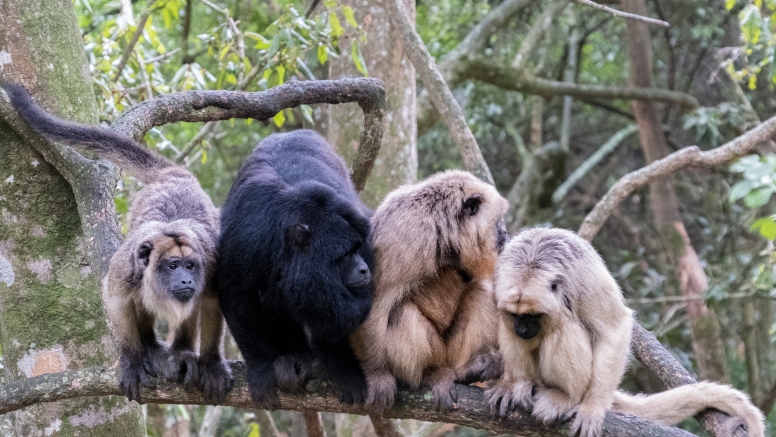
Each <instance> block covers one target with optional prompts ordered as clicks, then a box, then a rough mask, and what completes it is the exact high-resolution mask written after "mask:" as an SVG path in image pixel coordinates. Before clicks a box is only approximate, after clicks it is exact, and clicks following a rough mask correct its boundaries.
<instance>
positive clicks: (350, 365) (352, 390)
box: [313, 337, 367, 405]
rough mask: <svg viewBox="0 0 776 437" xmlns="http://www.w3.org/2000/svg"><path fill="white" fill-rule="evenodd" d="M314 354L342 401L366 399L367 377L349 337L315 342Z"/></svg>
mask: <svg viewBox="0 0 776 437" xmlns="http://www.w3.org/2000/svg"><path fill="white" fill-rule="evenodd" d="M313 355H314V356H315V357H316V358H317V360H318V362H317V364H318V366H320V369H321V371H322V373H323V375H324V376H325V377H326V378H327V379H329V380H331V382H333V383H334V385H336V386H337V389H338V390H339V392H340V396H339V400H340V402H342V403H345V404H348V405H352V404H363V403H364V402H365V401H366V396H367V383H366V377H365V376H364V371H363V370H361V365H360V364H359V363H358V359H357V358H356V354H355V353H353V349H351V347H350V341H349V339H348V337H345V338H344V339H342V340H340V341H336V342H331V343H328V342H327V343H318V344H315V345H314V346H313Z"/></svg>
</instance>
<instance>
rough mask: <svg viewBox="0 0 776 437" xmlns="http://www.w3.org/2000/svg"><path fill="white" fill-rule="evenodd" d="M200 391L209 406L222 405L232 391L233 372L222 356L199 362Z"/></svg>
mask: <svg viewBox="0 0 776 437" xmlns="http://www.w3.org/2000/svg"><path fill="white" fill-rule="evenodd" d="M198 388H199V390H200V391H201V392H202V396H203V397H204V398H205V402H207V403H208V404H213V405H215V404H220V403H222V402H223V401H224V399H226V394H227V393H229V390H231V389H232V371H231V369H229V366H228V365H227V364H226V361H224V360H223V359H221V357H220V356H214V357H201V358H200V360H199V384H198Z"/></svg>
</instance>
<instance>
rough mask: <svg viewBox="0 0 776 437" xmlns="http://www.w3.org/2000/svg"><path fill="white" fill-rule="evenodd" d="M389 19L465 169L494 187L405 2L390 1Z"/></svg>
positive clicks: (460, 113)
mask: <svg viewBox="0 0 776 437" xmlns="http://www.w3.org/2000/svg"><path fill="white" fill-rule="evenodd" d="M386 9H387V11H388V16H389V17H390V19H391V25H393V26H395V28H396V30H397V33H398V34H399V35H400V36H401V39H402V43H403V44H404V54H405V55H406V56H407V58H409V60H410V62H412V65H414V66H415V71H416V72H417V73H418V76H420V80H421V81H423V86H424V87H425V88H426V90H428V93H429V95H430V96H431V101H432V102H434V106H435V107H436V109H437V111H439V114H440V115H441V116H442V119H443V120H444V121H445V124H447V129H448V132H449V134H450V137H451V138H452V140H453V142H454V143H455V145H456V147H457V148H458V152H459V153H460V154H461V157H462V158H463V164H464V167H466V169H467V170H468V171H470V172H471V173H473V174H474V175H475V176H477V177H478V178H480V179H482V180H483V181H485V182H488V183H490V184H491V185H492V184H493V175H492V174H491V173H490V169H489V168H488V164H487V163H486V162H485V159H484V158H483V157H482V152H481V151H480V147H479V145H477V140H476V139H475V138H474V134H472V131H471V129H469V125H468V123H467V122H466V117H465V116H464V114H463V111H462V110H461V107H460V106H458V102H456V101H455V98H454V97H453V93H452V91H450V88H449V87H448V86H447V84H446V83H445V79H444V77H442V74H441V73H440V72H439V69H438V68H437V66H436V63H435V62H434V58H433V57H432V56H431V54H430V53H429V52H428V49H427V48H426V45H425V44H423V40H421V39H420V35H418V32H417V31H416V30H415V26H414V25H413V23H412V22H411V21H410V19H409V16H408V14H407V9H406V8H405V7H404V3H403V2H402V0H388V1H387V2H386Z"/></svg>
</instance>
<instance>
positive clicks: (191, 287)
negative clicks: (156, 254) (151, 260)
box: [156, 256, 205, 303]
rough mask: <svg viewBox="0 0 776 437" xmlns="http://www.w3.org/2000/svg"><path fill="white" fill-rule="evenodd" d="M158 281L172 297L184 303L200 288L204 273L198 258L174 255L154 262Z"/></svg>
mask: <svg viewBox="0 0 776 437" xmlns="http://www.w3.org/2000/svg"><path fill="white" fill-rule="evenodd" d="M156 274H157V276H158V278H159V282H161V283H162V284H166V288H167V290H168V292H169V293H170V295H171V296H172V297H173V299H175V300H177V301H179V302H182V303H186V302H188V301H190V300H191V298H192V297H194V296H195V295H196V294H197V293H198V292H199V291H201V290H202V286H203V282H204V279H205V275H204V272H203V269H202V266H201V265H200V262H199V260H198V259H196V258H193V257H183V258H179V257H176V256H173V257H169V258H166V259H162V260H159V262H158V263H157V264H156Z"/></svg>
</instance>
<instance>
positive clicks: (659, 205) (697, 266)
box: [622, 0, 730, 382]
mask: <svg viewBox="0 0 776 437" xmlns="http://www.w3.org/2000/svg"><path fill="white" fill-rule="evenodd" d="M622 6H623V10H624V11H626V12H630V13H633V14H637V15H642V16H644V15H646V4H645V2H644V0H623V2H622ZM626 25H627V38H628V56H629V59H630V85H631V86H633V87H637V88H649V87H650V86H651V85H652V69H653V60H652V45H651V39H650V34H649V28H648V27H647V24H646V23H644V22H641V21H635V20H626ZM633 112H634V115H635V116H636V122H637V123H638V125H639V137H640V139H641V147H642V150H643V151H644V155H645V157H646V159H647V162H648V163H652V162H654V161H656V160H659V159H661V158H664V157H666V156H667V155H668V154H669V153H670V149H669V147H668V142H667V141H666V137H665V134H664V133H663V129H662V126H661V122H660V118H659V116H658V112H657V107H656V106H655V103H654V102H652V101H643V100H642V101H637V100H634V101H633ZM649 204H650V209H651V211H652V215H653V217H652V218H653V220H654V222H655V227H656V228H657V230H658V232H659V234H660V238H661V240H662V241H663V245H664V246H665V248H666V251H667V254H668V257H669V258H670V260H671V262H672V263H673V268H674V273H675V275H676V277H677V278H678V280H679V287H680V290H681V292H682V294H683V295H684V296H686V297H697V296H699V295H701V294H702V293H703V292H705V291H706V289H707V288H708V282H707V280H706V274H705V273H704V271H703V267H702V266H701V263H700V260H699V259H698V255H697V254H696V253H695V249H693V247H692V244H691V242H690V238H689V236H688V235H687V230H686V229H685V227H684V223H682V219H681V216H680V215H679V200H678V199H677V197H676V193H675V192H674V189H673V177H672V176H666V177H664V178H662V179H660V180H656V181H654V182H652V183H651V184H650V186H649ZM687 314H688V318H689V322H690V331H691V333H692V343H693V349H694V351H695V357H696V361H697V363H698V373H699V374H700V375H701V377H703V378H705V379H711V380H716V381H723V382H728V381H729V380H730V374H729V371H728V368H727V365H726V361H725V350H724V346H723V344H722V338H721V335H720V326H719V320H718V319H717V316H716V314H715V313H714V311H713V310H712V309H710V308H709V307H707V306H706V304H705V302H704V301H703V300H701V299H692V300H688V303H687Z"/></svg>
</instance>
